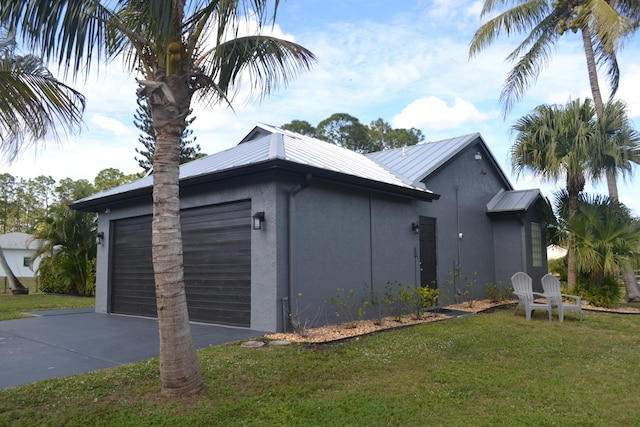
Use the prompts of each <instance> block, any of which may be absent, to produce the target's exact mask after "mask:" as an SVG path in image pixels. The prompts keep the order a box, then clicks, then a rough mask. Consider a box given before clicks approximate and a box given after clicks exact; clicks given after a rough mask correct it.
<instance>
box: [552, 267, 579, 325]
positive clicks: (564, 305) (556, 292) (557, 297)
mask: <svg viewBox="0 0 640 427" xmlns="http://www.w3.org/2000/svg"><path fill="white" fill-rule="evenodd" d="M542 289H544V293H545V295H548V296H549V300H550V301H551V307H554V308H555V307H557V308H558V317H559V318H560V321H561V322H562V321H563V320H564V312H565V311H568V310H575V311H577V312H578V313H580V321H581V322H582V298H580V297H579V296H577V295H567V294H562V293H560V280H558V278H557V277H556V276H554V275H553V274H551V273H549V274H545V275H544V276H542ZM566 299H573V300H574V301H575V303H571V302H567V301H566Z"/></svg>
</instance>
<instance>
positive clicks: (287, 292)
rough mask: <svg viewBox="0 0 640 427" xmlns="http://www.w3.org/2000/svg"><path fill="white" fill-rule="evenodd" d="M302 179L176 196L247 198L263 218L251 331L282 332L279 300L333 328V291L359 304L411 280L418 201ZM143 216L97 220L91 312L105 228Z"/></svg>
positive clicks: (114, 214)
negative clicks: (348, 295) (99, 240)
mask: <svg viewBox="0 0 640 427" xmlns="http://www.w3.org/2000/svg"><path fill="white" fill-rule="evenodd" d="M304 180H305V178H304V176H302V175H268V176H265V177H264V179H252V180H250V181H249V180H240V181H237V182H235V183H228V182H227V183H225V184H224V185H215V186H213V185H203V186H199V187H196V188H189V189H187V190H184V191H182V192H181V206H182V208H193V207H197V206H207V205H215V204H219V203H226V202H231V201H237V200H245V199H250V200H251V212H252V213H255V212H258V211H264V212H265V222H264V224H263V229H262V230H252V231H251V254H252V255H251V328H252V329H257V330H263V331H277V330H283V329H284V327H285V323H286V322H287V321H288V319H287V314H286V311H284V310H283V298H285V297H292V300H291V302H292V305H293V308H294V309H295V310H297V311H299V312H300V313H299V314H301V315H302V317H304V318H305V319H306V320H308V321H309V322H312V323H314V324H316V325H318V324H326V323H336V322H339V321H342V319H337V318H336V317H335V310H334V309H333V308H332V307H331V304H330V299H331V297H333V296H335V295H336V294H337V289H338V288H343V289H345V291H346V292H348V291H349V290H350V289H353V290H354V291H355V292H356V294H357V295H356V298H357V299H358V301H360V300H361V299H362V298H363V297H364V296H365V294H366V292H365V289H366V291H367V292H369V293H371V292H373V291H374V290H378V291H380V292H382V291H383V290H384V287H385V285H386V284H387V282H389V281H398V282H400V283H402V284H405V285H409V284H414V283H415V281H416V277H417V274H418V271H417V259H416V255H417V247H418V236H417V235H416V234H414V233H413V232H412V230H411V223H412V222H415V221H417V219H418V215H417V202H415V201H412V200H407V199H403V198H394V197H390V196H384V195H380V194H377V193H369V192H367V191H363V190H354V189H349V188H345V187H343V186H340V185H336V184H332V183H323V182H320V181H315V180H313V179H312V180H311V181H310V183H309V185H308V186H306V187H304V188H302V187H300V185H301V184H302V183H303V182H304ZM257 181H259V182H257ZM292 192H293V193H292ZM290 212H292V213H293V215H292V216H291V220H292V223H291V225H290V223H289V219H290V217H289V214H290ZM149 214H151V205H150V203H148V201H147V202H142V201H141V202H139V203H129V204H128V205H127V206H113V207H110V208H109V209H108V212H106V211H103V212H101V213H100V214H99V219H98V230H99V231H103V232H104V233H105V236H107V237H106V238H105V241H104V244H103V245H100V246H99V247H98V266H97V284H96V311H99V312H108V311H109V310H110V307H109V304H110V303H109V291H108V284H109V278H108V272H109V266H108V258H109V256H108V255H109V247H110V239H109V234H110V226H111V224H112V222H113V221H115V220H117V219H121V218H128V217H132V216H140V215H149ZM290 227H291V229H290ZM290 231H291V243H292V249H293V252H292V254H291V260H292V261H293V263H292V264H291V265H292V267H291V270H290V269H289V243H290V239H289V235H290ZM290 274H291V277H292V278H293V282H292V289H290V288H289V276H290Z"/></svg>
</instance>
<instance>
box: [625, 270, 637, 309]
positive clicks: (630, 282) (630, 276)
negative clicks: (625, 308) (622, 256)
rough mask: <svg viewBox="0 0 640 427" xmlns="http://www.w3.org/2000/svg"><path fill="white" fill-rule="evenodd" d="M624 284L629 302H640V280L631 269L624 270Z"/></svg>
mask: <svg viewBox="0 0 640 427" xmlns="http://www.w3.org/2000/svg"><path fill="white" fill-rule="evenodd" d="M622 282H623V283H624V288H625V289H626V291H627V296H626V300H627V302H640V291H638V280H637V279H636V274H635V272H634V271H633V269H632V268H631V267H629V268H626V269H624V271H623V272H622Z"/></svg>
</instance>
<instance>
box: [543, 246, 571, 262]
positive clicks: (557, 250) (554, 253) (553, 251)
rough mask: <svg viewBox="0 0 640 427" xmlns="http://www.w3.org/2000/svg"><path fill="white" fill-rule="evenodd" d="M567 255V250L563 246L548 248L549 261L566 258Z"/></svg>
mask: <svg viewBox="0 0 640 427" xmlns="http://www.w3.org/2000/svg"><path fill="white" fill-rule="evenodd" d="M565 255H567V249H566V248H563V247H562V246H556V245H549V246H547V259H558V258H564V257H565Z"/></svg>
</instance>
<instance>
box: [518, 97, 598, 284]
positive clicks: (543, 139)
mask: <svg viewBox="0 0 640 427" xmlns="http://www.w3.org/2000/svg"><path fill="white" fill-rule="evenodd" d="M594 116H595V110H594V108H593V106H592V104H591V102H590V101H589V100H588V99H587V100H585V102H584V103H583V102H580V100H576V101H571V102H569V103H568V104H567V105H566V106H558V105H548V104H544V105H540V106H538V107H537V108H536V109H535V110H534V111H533V113H531V114H528V115H526V116H524V117H521V118H520V119H518V120H517V121H516V123H515V124H514V125H513V126H512V131H513V132H514V133H515V134H516V138H515V142H514V144H513V146H512V147H511V164H512V166H513V169H514V171H515V172H516V173H517V174H521V173H523V172H531V173H534V174H536V175H538V176H540V177H541V178H542V179H543V180H546V181H550V182H557V181H558V180H559V179H560V178H561V177H564V178H565V181H566V184H565V186H566V189H567V193H568V195H569V218H571V217H572V216H573V215H575V214H576V212H577V211H578V196H579V194H580V192H581V191H582V190H583V189H584V185H585V182H586V179H587V178H588V177H593V176H597V174H598V173H599V171H598V170H594V168H593V165H592V163H591V162H592V161H591V159H592V158H593V156H592V150H593V147H594V144H593V140H594V139H595V138H596V133H597V132H596V127H595V124H594V123H595V121H594ZM569 243H570V244H571V236H570V237H569ZM567 262H568V267H567V268H568V277H567V285H568V287H569V289H573V288H574V287H575V284H576V279H577V270H576V266H575V262H574V257H573V256H572V254H571V252H569V254H568V257H567Z"/></svg>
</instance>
